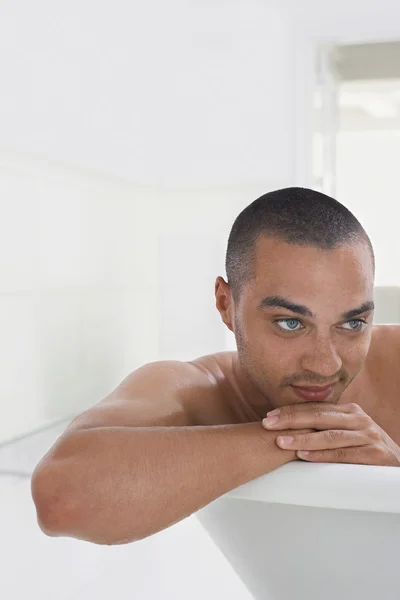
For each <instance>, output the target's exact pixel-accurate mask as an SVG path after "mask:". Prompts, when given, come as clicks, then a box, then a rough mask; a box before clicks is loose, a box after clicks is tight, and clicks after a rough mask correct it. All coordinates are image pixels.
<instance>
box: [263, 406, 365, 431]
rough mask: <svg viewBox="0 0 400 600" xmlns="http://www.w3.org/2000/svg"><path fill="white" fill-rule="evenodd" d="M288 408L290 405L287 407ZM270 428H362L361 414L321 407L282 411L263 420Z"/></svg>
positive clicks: (264, 425) (264, 424)
mask: <svg viewBox="0 0 400 600" xmlns="http://www.w3.org/2000/svg"><path fill="white" fill-rule="evenodd" d="M285 408H288V407H285ZM262 424H263V427H265V429H269V430H272V431H274V430H278V429H308V428H310V429H319V430H321V431H322V430H324V429H348V430H357V429H360V428H361V427H360V419H359V415H356V414H350V413H346V412H339V411H338V410H330V409H324V408H321V407H319V409H318V410H316V411H311V410H310V411H308V410H307V411H294V412H290V411H287V410H285V411H282V413H280V414H278V415H272V416H270V417H268V418H267V419H263V421H262Z"/></svg>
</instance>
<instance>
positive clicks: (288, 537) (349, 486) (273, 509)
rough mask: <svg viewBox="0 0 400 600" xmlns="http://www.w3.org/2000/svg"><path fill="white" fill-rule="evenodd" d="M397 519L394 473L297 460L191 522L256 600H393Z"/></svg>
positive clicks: (397, 582) (397, 473)
mask: <svg viewBox="0 0 400 600" xmlns="http://www.w3.org/2000/svg"><path fill="white" fill-rule="evenodd" d="M287 467H290V468H287ZM380 511H381V512H380ZM387 511H389V512H387ZM399 513H400V469H399V468H398V467H372V466H364V465H334V464H332V465H331V464H322V463H320V464H312V463H302V464H300V463H298V464H297V463H296V464H290V465H285V466H284V467H280V468H279V469H276V470H275V471H272V472H271V473H268V474H267V475H264V476H263V477H260V478H259V479H257V480H255V481H252V482H250V483H248V484H246V485H244V486H241V487H240V488H237V489H236V490H233V491H231V492H229V493H228V494H225V495H224V496H222V497H221V498H218V499H217V500H215V501H214V502H212V503H211V504H209V505H208V506H206V507H205V508H204V509H202V510H201V511H199V512H198V513H197V518H198V519H199V521H200V522H201V523H202V525H203V526H204V527H205V529H206V531H208V533H209V534H210V535H211V537H212V538H213V540H214V541H215V543H216V544H217V546H218V547H219V548H220V549H221V551H222V552H223V553H224V554H225V556H226V558H227V559H228V560H229V561H230V563H231V565H232V566H233V568H234V569H235V570H236V572H237V574H238V575H239V576H240V577H241V579H242V581H243V582H244V583H245V584H246V586H247V587H248V589H249V591H250V592H251V593H252V594H253V596H254V599H255V600H293V599H296V600H297V599H299V600H300V599H301V600H303V599H307V600H321V599H323V600H339V599H340V600H358V599H361V598H362V599H363V600H376V598H384V599H385V600H397V599H398V597H399V589H400V572H399V569H398V557H399V555H400V514H399Z"/></svg>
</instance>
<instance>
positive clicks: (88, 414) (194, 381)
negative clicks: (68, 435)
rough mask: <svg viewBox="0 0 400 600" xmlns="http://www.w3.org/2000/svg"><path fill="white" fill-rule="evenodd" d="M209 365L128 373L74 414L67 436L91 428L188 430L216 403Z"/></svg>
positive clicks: (174, 363)
mask: <svg viewBox="0 0 400 600" xmlns="http://www.w3.org/2000/svg"><path fill="white" fill-rule="evenodd" d="M213 364H214V363H213V360H212V358H208V357H200V358H199V359H195V360H194V361H188V362H184V361H178V360H164V361H155V362H152V363H147V364H145V365H142V366H140V367H139V368H137V369H136V370H134V371H133V372H131V373H130V374H129V375H128V376H127V377H125V379H124V380H123V381H122V382H121V383H120V384H119V385H118V386H117V387H116V388H115V389H114V390H112V391H111V392H110V393H109V394H108V395H107V396H106V397H105V398H103V399H102V400H100V402H98V403H97V404H96V405H94V406H92V407H91V408H89V409H88V410H86V411H85V412H84V413H82V414H81V415H78V416H77V417H76V418H75V419H74V420H73V421H72V422H71V423H70V425H69V426H68V431H71V430H76V429H87V428H93V427H112V426H125V427H148V426H193V425H197V424H207V423H202V422H201V419H202V415H203V414H204V415H206V414H207V411H208V413H209V419H210V420H211V421H212V420H213V416H212V415H213V411H214V412H215V411H216V410H217V408H216V407H217V406H218V404H219V401H220V396H221V395H220V385H219V377H218V373H217V372H216V370H215V369H214V368H213Z"/></svg>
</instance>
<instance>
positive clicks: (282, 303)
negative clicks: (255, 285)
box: [258, 296, 375, 320]
mask: <svg viewBox="0 0 400 600" xmlns="http://www.w3.org/2000/svg"><path fill="white" fill-rule="evenodd" d="M271 307H279V308H286V309H287V310H290V311H291V312H295V313H298V314H299V315H303V316H304V317H310V318H312V319H314V318H315V315H314V314H313V313H312V312H311V310H310V309H309V308H308V307H307V306H304V305H303V304H294V303H293V302H291V301H290V300H287V299H286V298H283V297H282V296H266V297H265V298H263V299H262V300H261V302H260V303H259V305H258V308H271ZM374 308H375V305H374V303H373V301H372V300H369V301H368V302H364V304H362V305H361V306H359V307H358V308H353V309H352V310H348V311H347V312H345V313H343V314H342V315H341V316H340V318H341V319H343V320H345V319H348V320H349V319H352V318H353V317H356V316H357V315H361V314H362V313H364V312H367V311H370V310H374Z"/></svg>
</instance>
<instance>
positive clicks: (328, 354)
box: [301, 336, 343, 385]
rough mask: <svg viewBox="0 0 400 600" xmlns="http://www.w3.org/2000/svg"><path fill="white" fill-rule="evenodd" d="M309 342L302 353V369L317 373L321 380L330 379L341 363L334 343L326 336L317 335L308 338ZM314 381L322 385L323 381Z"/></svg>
mask: <svg viewBox="0 0 400 600" xmlns="http://www.w3.org/2000/svg"><path fill="white" fill-rule="evenodd" d="M310 342H311V343H310V344H309V346H308V347H307V349H306V351H305V352H304V353H303V355H302V361H301V367H302V369H303V370H305V371H312V372H313V373H315V374H318V375H319V376H320V377H321V380H324V379H325V380H330V381H331V380H332V379H334V378H335V376H336V374H337V373H338V372H339V371H340V369H341V368H342V364H343V363H342V360H341V358H340V356H339V353H338V351H337V348H336V346H335V344H334V343H333V342H332V340H331V338H330V337H327V336H324V337H322V336H319V337H318V338H314V339H313V340H310ZM310 383H311V382H310ZM314 383H315V384H316V385H323V383H324V381H320V382H317V381H315V382H314Z"/></svg>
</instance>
